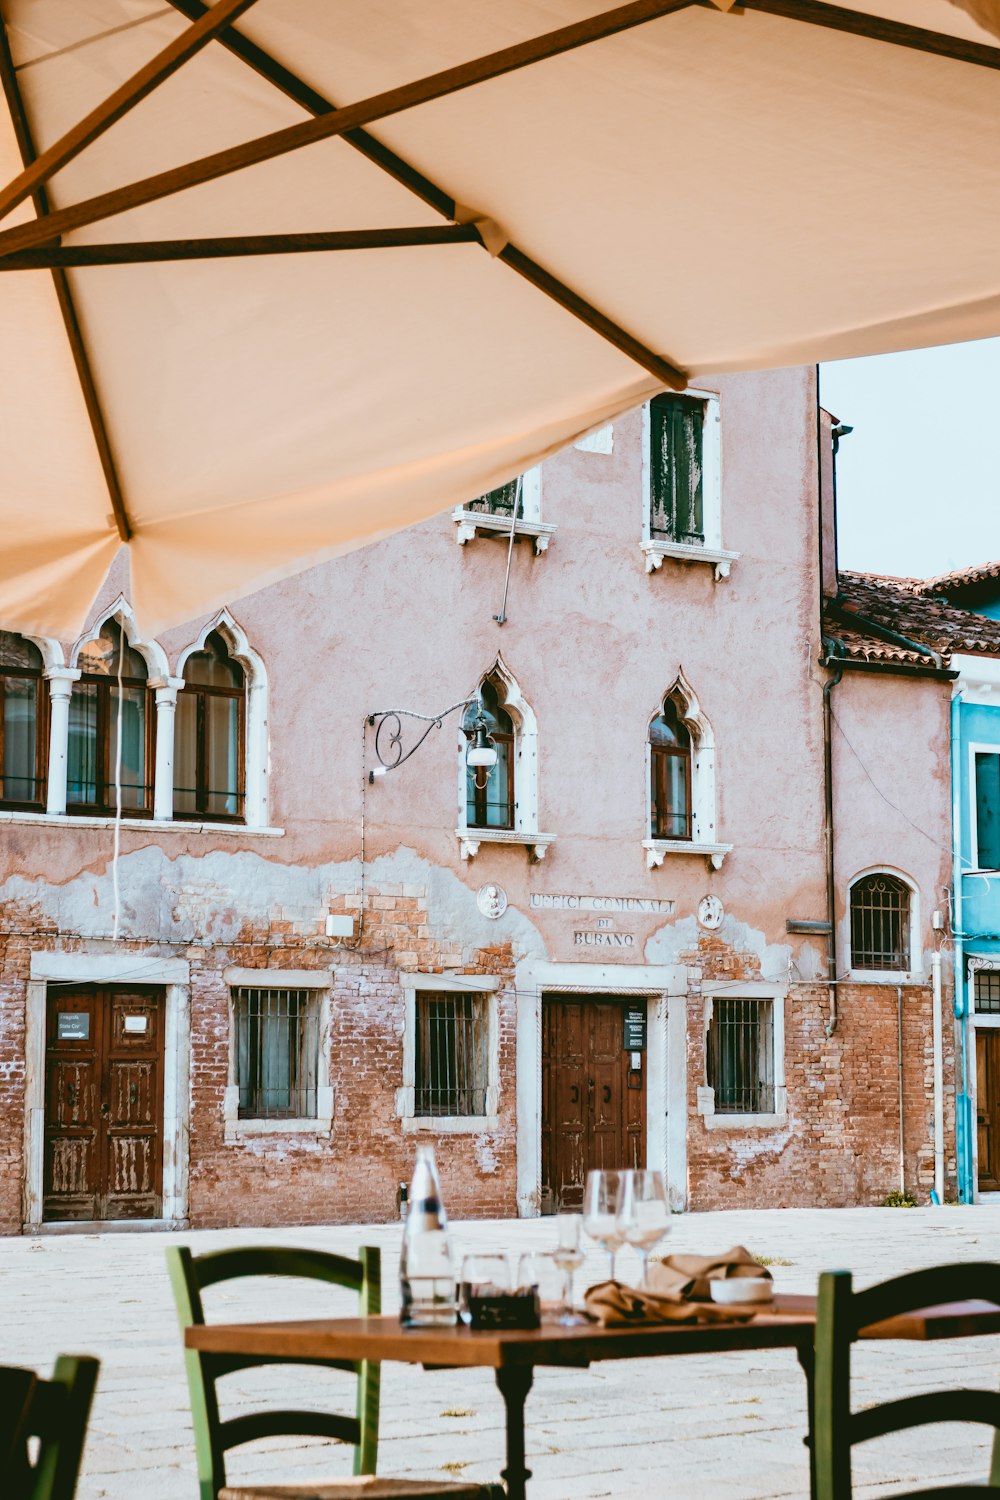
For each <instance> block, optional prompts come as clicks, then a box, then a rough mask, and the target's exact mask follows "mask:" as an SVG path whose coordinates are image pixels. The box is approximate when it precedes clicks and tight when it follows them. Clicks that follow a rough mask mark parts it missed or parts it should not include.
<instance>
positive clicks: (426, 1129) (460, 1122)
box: [402, 1115, 499, 1135]
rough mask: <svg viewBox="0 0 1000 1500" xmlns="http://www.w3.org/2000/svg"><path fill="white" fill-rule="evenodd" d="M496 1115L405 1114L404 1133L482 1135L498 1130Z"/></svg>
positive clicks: (403, 1121) (403, 1120)
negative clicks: (485, 1132)
mask: <svg viewBox="0 0 1000 1500" xmlns="http://www.w3.org/2000/svg"><path fill="white" fill-rule="evenodd" d="M498 1124H499V1119H498V1117H497V1116H496V1115H404V1116H403V1119H402V1126H403V1134H404V1135H482V1134H483V1131H485V1130H496V1128H497V1125H498Z"/></svg>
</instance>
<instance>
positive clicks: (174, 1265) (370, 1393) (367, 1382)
mask: <svg viewBox="0 0 1000 1500" xmlns="http://www.w3.org/2000/svg"><path fill="white" fill-rule="evenodd" d="M167 1264H168V1267H169V1271H170V1281H171V1285H172V1287H173V1291H174V1300H175V1302H176V1305H177V1315H178V1320H179V1322H180V1326H181V1330H182V1331H183V1330H184V1329H186V1328H188V1327H191V1326H192V1325H195V1324H201V1323H204V1322H205V1313H204V1307H203V1304H202V1295H201V1294H202V1292H203V1290H204V1289H205V1288H206V1287H210V1286H217V1285H218V1284H219V1283H220V1282H226V1281H231V1280H233V1279H234V1278H237V1277H239V1278H242V1277H247V1276H282V1277H293V1278H304V1279H306V1280H310V1281H318V1282H325V1283H326V1284H327V1285H332V1286H341V1287H344V1288H345V1289H346V1290H348V1291H353V1292H356V1293H357V1294H358V1310H359V1312H360V1313H361V1314H362V1316H365V1315H373V1314H375V1313H378V1312H379V1311H380V1310H381V1266H380V1257H379V1252H378V1250H377V1249H375V1248H372V1247H370V1246H365V1247H364V1248H362V1249H361V1250H360V1252H359V1255H358V1259H357V1260H350V1259H348V1258H347V1257H346V1256H343V1255H331V1254H327V1253H326V1252H325V1251H321V1250H306V1249H300V1248H298V1247H294V1246H293V1247H287V1248H286V1247H283V1246H274V1245H251V1246H246V1247H244V1248H239V1249H235V1250H219V1251H214V1252H210V1253H208V1254H206V1255H192V1253H191V1251H190V1250H189V1249H188V1247H187V1246H186V1245H181V1246H174V1245H172V1246H170V1247H169V1248H168V1250H167ZM184 1358H185V1365H186V1368H187V1376H188V1387H189V1390H190V1394H191V1415H192V1420H193V1424H194V1435H195V1449H196V1453H197V1460H198V1481H199V1485H200V1493H201V1500H217V1496H218V1493H219V1491H220V1490H221V1489H222V1488H223V1487H224V1486H225V1483H226V1461H225V1456H226V1453H227V1451H228V1450H229V1449H230V1448H235V1447H238V1446H239V1445H241V1444H243V1443H247V1442H253V1441H255V1440H257V1439H258V1438H262V1437H275V1436H282V1435H287V1436H310V1437H326V1438H331V1439H333V1440H336V1441H341V1442H348V1443H352V1444H353V1445H354V1472H355V1474H374V1472H375V1463H376V1459H377V1453H378V1418H379V1383H380V1382H379V1373H380V1372H379V1366H378V1365H376V1364H372V1363H371V1362H370V1361H366V1360H362V1361H360V1362H358V1363H357V1364H351V1363H349V1362H345V1361H344V1360H324V1359H308V1360H299V1359H295V1358H292V1357H288V1356H284V1357H282V1358H278V1359H267V1358H262V1357H261V1356H259V1355H247V1356H245V1357H242V1356H239V1355H215V1354H201V1353H199V1351H197V1350H194V1349H187V1350H185V1356H184ZM274 1364H283V1365H284V1364H305V1365H313V1366H316V1365H319V1366H322V1367H323V1368H325V1369H334V1370H341V1371H346V1372H348V1373H350V1374H353V1375H354V1376H355V1377H356V1380H357V1392H356V1408H355V1415H354V1416H353V1417H348V1416H344V1415H342V1414H338V1413H324V1412H319V1413H317V1412H296V1411H291V1412H289V1411H286V1412H275V1411H262V1412H250V1413H245V1414H244V1415H242V1416H240V1417H237V1418H234V1419H232V1420H230V1421H227V1422H223V1421H222V1418H221V1415H220V1411H219V1399H218V1392H217V1390H216V1382H217V1380H219V1379H221V1378H222V1376H223V1375H228V1374H231V1373H233V1372H234V1371H237V1370H243V1369H250V1368H254V1367H257V1366H260V1365H274Z"/></svg>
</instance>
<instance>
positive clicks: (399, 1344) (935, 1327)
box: [184, 1296, 1000, 1500]
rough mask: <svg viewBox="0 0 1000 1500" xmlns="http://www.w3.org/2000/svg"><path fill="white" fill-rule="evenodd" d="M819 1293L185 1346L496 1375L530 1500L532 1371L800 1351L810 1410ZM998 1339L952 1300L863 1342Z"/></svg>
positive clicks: (514, 1496)
mask: <svg viewBox="0 0 1000 1500" xmlns="http://www.w3.org/2000/svg"><path fill="white" fill-rule="evenodd" d="M815 1326H816V1299H815V1297H796V1296H776V1297H775V1299H774V1302H773V1303H772V1304H771V1305H770V1307H768V1309H767V1311H763V1312H758V1313H757V1314H756V1316H755V1317H754V1318H753V1319H752V1321H750V1322H748V1323H679V1324H678V1323H674V1324H668V1325H666V1326H664V1325H660V1326H654V1327H628V1328H598V1327H596V1326H595V1325H588V1326H586V1327H581V1328H563V1327H560V1326H559V1325H558V1324H552V1325H550V1324H545V1325H544V1326H543V1327H541V1328H536V1329H531V1330H530V1331H521V1330H511V1331H509V1332H502V1333H500V1332H491V1331H488V1330H483V1329H472V1328H466V1327H464V1326H463V1325H461V1324H460V1325H459V1326H458V1327H455V1328H401V1327H400V1325H399V1322H398V1320H397V1319H396V1318H390V1317H382V1318H336V1319H324V1320H321V1321H320V1320H317V1321H315V1322H313V1321H309V1322H294V1323H214V1324H205V1325H203V1326H200V1327H196V1328H188V1329H187V1331H186V1333H185V1336H184V1342H185V1344H186V1346H187V1347H188V1348H189V1349H201V1350H203V1351H205V1352H206V1353H212V1354H257V1355H264V1356H266V1355H279V1356H284V1357H287V1356H292V1357H295V1358H300V1359H317V1358H318V1359H348V1360H358V1359H370V1360H375V1361H377V1362H380V1363H381V1362H384V1361H386V1360H397V1361H400V1362H402V1363H404V1364H415V1365H423V1367H424V1368H425V1369H470V1368H474V1367H475V1368H486V1369H490V1370H492V1371H493V1373H494V1376H495V1378H496V1383H497V1386H498V1388H499V1390H500V1394H501V1395H502V1397H503V1400H504V1406H505V1408H506V1416H507V1467H506V1468H505V1469H504V1471H503V1477H504V1479H505V1481H506V1483H507V1491H508V1494H509V1496H510V1500H525V1494H526V1489H525V1487H526V1484H527V1481H528V1480H529V1479H530V1477H531V1471H530V1470H529V1469H527V1468H526V1467H525V1455H524V1405H525V1402H526V1400H527V1398H528V1392H529V1391H530V1390H531V1382H532V1378H533V1374H534V1369H535V1366H536V1365H554V1366H558V1367H562V1368H565V1367H573V1368H579V1369H585V1368H586V1367H587V1366H588V1365H590V1364H592V1363H595V1362H596V1361H598V1360H602V1359H652V1358H658V1357H659V1356H661V1355H671V1354H714V1353H719V1352H723V1351H726V1352H732V1351H734V1350H742V1349H794V1350H795V1352H796V1354H797V1355H798V1359H799V1363H800V1364H801V1365H802V1368H803V1370H804V1372H805V1376H806V1382H807V1386H808V1395H809V1408H808V1409H809V1412H810V1421H811V1413H812V1399H811V1398H812V1369H813V1334H814V1330H815ZM984 1333H1000V1307H994V1306H993V1305H992V1304H991V1303H988V1302H955V1303H950V1304H948V1305H946V1306H943V1307H937V1308H931V1309H928V1310H926V1311H922V1312H915V1313H908V1314H905V1315H903V1316H901V1317H896V1318H890V1319H888V1320H886V1321H885V1322H883V1323H877V1324H873V1325H872V1327H871V1328H866V1329H864V1331H863V1332H862V1334H861V1337H862V1338H864V1339H920V1340H924V1339H946V1338H969V1337H971V1336H973V1335H976V1334H984Z"/></svg>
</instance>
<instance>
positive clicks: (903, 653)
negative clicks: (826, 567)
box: [823, 564, 1000, 667]
mask: <svg viewBox="0 0 1000 1500" xmlns="http://www.w3.org/2000/svg"><path fill="white" fill-rule="evenodd" d="M996 567H997V569H998V576H1000V564H996ZM839 579H840V590H841V597H840V599H839V601H837V602H836V604H834V603H832V602H831V603H830V604H829V605H828V607H827V608H826V610H825V611H824V617H823V630H824V634H825V635H826V636H827V637H828V638H830V639H831V641H832V642H837V643H839V644H840V646H841V647H842V651H838V650H837V648H836V646H834V654H838V655H839V654H843V655H845V656H846V657H847V658H848V660H852V661H871V662H897V663H905V664H907V665H909V666H921V667H933V666H934V665H935V662H934V660H933V658H932V657H929V656H928V655H927V654H926V653H925V652H923V651H920V650H919V649H917V647H918V646H924V647H927V648H929V649H930V650H931V651H935V652H937V654H938V655H939V656H940V657H941V658H942V665H943V666H945V667H948V666H949V664H950V658H951V654H952V652H955V651H960V652H966V653H969V654H973V655H974V654H979V655H982V656H1000V620H990V619H988V618H987V617H986V616H985V615H980V614H976V613H975V612H974V611H972V610H969V609H962V608H961V607H959V606H958V605H956V604H951V603H948V602H947V601H946V600H944V599H941V598H939V597H937V596H936V594H934V593H932V592H930V591H929V589H930V584H933V583H934V582H936V580H930V583H928V582H927V581H925V580H923V579H919V578H891V577H888V576H886V575H884V574H878V573H847V572H841V573H840V575H839ZM855 617H856V623H855ZM873 626H874V627H881V628H882V630H885V631H890V632H892V634H894V635H896V636H905V637H906V638H907V641H910V642H913V643H914V645H912V646H911V645H908V644H906V642H904V641H893V640H889V639H887V638H886V637H884V636H882V635H880V634H879V630H878V629H877V628H872V627H873Z"/></svg>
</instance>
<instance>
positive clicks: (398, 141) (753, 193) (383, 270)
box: [0, 0, 1000, 634]
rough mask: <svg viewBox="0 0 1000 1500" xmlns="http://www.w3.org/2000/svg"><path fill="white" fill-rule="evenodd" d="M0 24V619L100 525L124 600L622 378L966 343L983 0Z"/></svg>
mask: <svg viewBox="0 0 1000 1500" xmlns="http://www.w3.org/2000/svg"><path fill="white" fill-rule="evenodd" d="M0 16H2V20H3V37H2V39H0V74H2V79H3V86H4V94H5V97H6V101H7V109H6V111H3V112H2V115H0V184H3V183H9V184H10V186H8V187H6V188H2V187H0V273H3V274H0V359H2V371H3V401H2V403H0V522H2V532H0V534H2V537H3V546H2V549H0V623H3V624H4V625H6V626H8V627H14V628H22V629H29V630H35V631H46V632H58V633H60V634H72V633H74V632H75V631H76V630H77V628H78V627H79V625H80V622H81V620H82V617H83V615H84V613H85V611H86V609H87V607H88V604H89V603H90V601H91V599H92V597H93V594H94V592H95V590H96V588H97V587H98V585H99V583H100V581H101V578H102V576H103V574H104V571H105V569H106V567H107V565H108V562H109V560H110V559H111V557H112V556H113V554H114V552H115V550H116V548H117V547H118V546H119V545H120V543H121V541H122V540H127V541H128V542H129V545H130V548H131V554H132V558H131V563H132V575H133V594H134V603H135V606H136V608H137V611H138V613H139V615H140V618H141V619H142V621H143V623H144V625H145V626H146V628H148V629H155V628H158V627H160V626H162V625H164V624H166V623H169V622H171V621H176V620H180V619H183V618H186V617H190V616H191V615H194V614H196V613H199V612H201V611H203V610H206V609H208V608H212V607H215V606H217V605H218V604H219V603H221V602H222V601H224V600H227V599H228V600H231V599H233V598H235V597H238V596H239V595H240V594H243V593H246V592H247V591H248V590H249V589H250V588H252V587H255V586H258V585H260V584H262V583H264V582H267V581H269V580H272V579H275V578H277V577H280V576H282V575H283V574H286V573H288V572H291V571H293V570H295V569H297V568H301V567H304V566H307V565H308V564H310V563H313V562H316V561H319V560H320V559H322V558H324V557H329V556H333V555H335V554H336V553H338V552H340V551H343V550H346V549H349V548H351V547H355V546H358V545H359V544H361V543H363V542H365V541H368V540H370V539H372V538H375V537H378V536H382V535H384V534H386V533H388V532H391V531H393V530H396V529H398V528H400V527H404V526H406V525H408V524H410V523H412V522H414V521H417V520H420V519H422V518H424V517H426V516H428V515H431V514H432V513H434V512H436V511H440V510H443V509H444V508H445V507H446V506H449V505H452V504H455V503H456V502H459V501H462V500H466V499H468V498H470V497H472V496H474V495H477V494H480V493H482V492H483V491H485V490H487V489H489V488H490V487H492V486H493V485H496V484H498V483H500V482H502V481H505V480H507V479H509V478H511V477H512V476H513V475H515V474H516V473H518V472H520V471H521V470H523V469H524V468H526V467H527V466H529V465H531V464H533V463H535V462H537V461H538V460H540V459H541V458H543V457H545V456H546V455H547V454H550V453H552V452H554V451H555V450H557V449H558V448H559V447H561V446H563V445H564V444H566V443H567V442H569V441H571V440H572V439H573V438H575V437H577V436H579V435H580V434H581V433H583V432H585V431H587V430H588V429H591V428H593V427H595V426H598V425H600V424H602V423H604V422H605V421H607V420H608V419H609V418H611V417H613V416H614V415H615V414H616V413H618V412H620V411H622V410H623V409H626V408H628V407H631V406H634V405H635V404H637V403H638V402H640V401H642V400H643V399H645V398H647V397H648V396H650V395H651V394H652V393H654V392H655V391H657V390H660V389H663V388H664V387H668V386H675V387H678V388H683V387H684V386H685V385H686V384H688V383H689V382H692V381H696V380H697V379H698V378H699V376H702V375H704V374H706V373H709V372H725V371H731V370H748V369H762V368H767V367H773V366H778V365H787V364H794V363H800V362H806V361H808V362H812V361H816V360H820V359H835V358H838V357H841V356H847V355H858V354H866V353H871V352H876V351H881V350H889V349H901V348H906V347H910V346H915V345H924V344H931V343H936V342H948V341H953V340H959V339H967V338H976V337H981V336H985V335H989V334H996V333H1000V257H998V251H997V244H998V228H1000V212H998V210H1000V149H998V138H1000V132H998V127H1000V76H998V73H997V69H998V67H1000V45H998V41H997V35H996V33H997V32H998V30H1000V21H998V16H1000V3H998V4H994V3H989V0H980V3H975V0H968V5H967V6H959V5H957V4H952V3H949V0H878V3H876V4H874V5H873V6H870V7H869V8H868V11H867V12H863V11H861V10H860V9H858V8H856V7H855V6H851V7H847V8H843V7H840V8H838V7H833V6H828V5H824V4H820V3H817V0H748V3H746V4H745V5H740V6H735V5H734V6H731V7H730V6H727V5H724V4H721V3H720V4H718V5H716V4H712V3H709V0H701V3H690V0H660V3H656V0H635V3H631V4H628V5H624V6H619V7H617V8H611V7H610V6H609V5H608V3H607V0H257V3H253V0H216V3H215V4H214V5H212V6H206V5H204V4H202V3H201V0H0ZM761 503H762V504H763V503H766V499H765V497H762V500H761Z"/></svg>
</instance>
